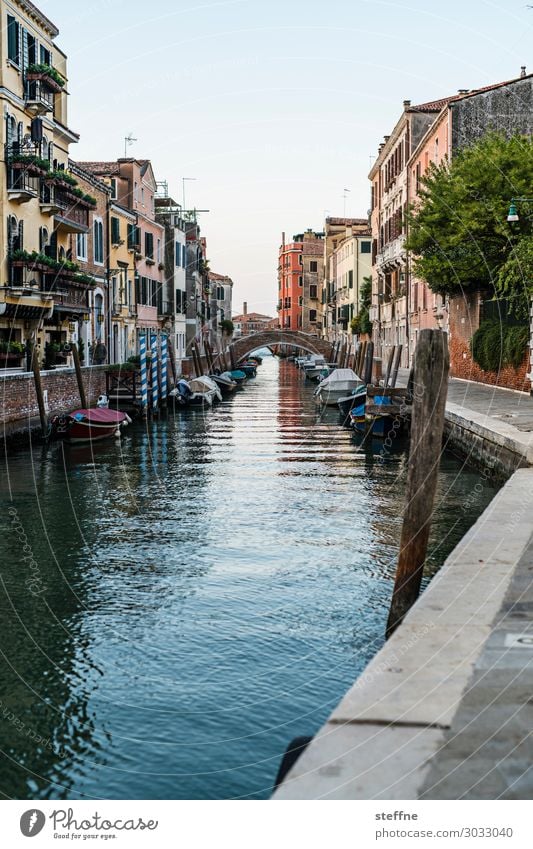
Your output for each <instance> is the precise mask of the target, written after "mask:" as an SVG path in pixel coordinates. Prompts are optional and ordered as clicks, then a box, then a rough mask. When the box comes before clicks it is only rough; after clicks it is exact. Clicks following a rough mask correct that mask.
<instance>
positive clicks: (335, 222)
mask: <svg viewBox="0 0 533 849" xmlns="http://www.w3.org/2000/svg"><path fill="white" fill-rule="evenodd" d="M326 224H333V225H340V224H344V226H345V227H350V226H351V225H352V224H368V218H326Z"/></svg>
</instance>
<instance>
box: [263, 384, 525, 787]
mask: <svg viewBox="0 0 533 849" xmlns="http://www.w3.org/2000/svg"><path fill="white" fill-rule="evenodd" d="M448 397H449V402H448V405H447V415H446V418H447V440H448V444H449V446H450V447H453V448H459V449H460V450H461V451H462V452H463V453H464V454H466V455H467V456H468V457H469V458H471V459H474V460H475V461H476V462H477V463H478V465H480V467H481V469H482V473H485V474H487V475H491V474H494V473H496V474H502V475H506V476H507V477H508V476H509V475H510V477H509V479H508V481H507V483H506V484H505V486H504V487H503V488H502V489H501V490H500V491H499V492H498V494H497V495H496V497H495V498H494V499H493V501H492V502H491V504H490V505H489V506H488V508H487V509H486V510H485V512H484V513H483V514H482V516H481V517H480V518H479V519H478V521H477V522H476V524H475V525H474V526H473V527H472V528H471V529H470V531H469V532H468V533H467V534H466V536H465V537H464V538H463V540H462V541H461V543H460V544H459V545H458V546H457V547H456V549H455V550H454V551H453V552H452V554H451V555H450V556H449V557H448V559H447V561H446V563H445V564H444V566H443V567H442V568H441V570H440V572H439V573H438V575H437V576H436V577H435V578H434V579H433V580H432V582H431V584H430V585H429V587H428V588H427V589H426V591H425V592H424V593H423V595H422V596H421V597H420V599H419V600H418V602H417V603H416V604H415V605H414V606H413V608H412V609H411V610H410V612H409V614H408V616H407V617H406V618H405V620H404V622H403V624H402V625H401V626H400V627H399V628H398V629H397V630H396V632H395V633H394V635H393V636H392V637H391V639H390V640H389V641H388V642H387V643H386V644H385V646H384V647H383V648H382V650H381V651H380V652H378V654H377V655H376V656H375V657H374V659H373V660H372V661H371V663H370V664H369V665H368V666H367V668H366V669H365V671H364V672H363V673H362V675H361V676H360V677H359V678H358V679H357V680H356V681H355V683H354V685H353V686H352V688H351V689H350V690H349V691H348V693H347V694H346V695H345V697H344V698H343V699H342V701H341V702H340V704H339V705H338V706H337V707H336V708H335V710H334V711H333V713H332V714H331V716H330V717H329V719H328V721H327V722H326V723H325V725H324V726H323V727H322V728H321V729H320V731H319V732H318V734H317V735H316V736H315V738H314V739H313V741H312V742H311V743H310V744H309V746H308V748H307V749H306V750H305V752H304V753H303V754H302V755H301V757H300V758H299V760H298V761H297V763H296V764H295V766H294V767H293V768H292V770H291V771H290V772H289V774H288V776H287V778H286V779H285V781H284V782H283V784H282V785H281V786H280V788H279V789H278V790H277V792H276V793H275V795H274V798H275V799H417V798H425V799H441V798H445V799H459V798H469V799H495V798H506V799H529V798H531V795H532V794H533V775H532V771H531V768H530V764H531V746H530V743H529V735H530V729H531V727H532V724H533V706H532V704H531V692H532V691H533V513H532V511H531V509H530V506H529V505H530V501H531V493H532V492H533V468H532V466H533V400H532V399H531V398H530V397H529V396H528V395H526V394H524V393H518V392H512V391H509V390H500V389H496V388H493V387H487V386H480V385H478V384H471V383H468V382H466V381H460V380H452V381H450V391H449V396H448Z"/></svg>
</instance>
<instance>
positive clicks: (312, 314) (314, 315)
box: [309, 310, 316, 322]
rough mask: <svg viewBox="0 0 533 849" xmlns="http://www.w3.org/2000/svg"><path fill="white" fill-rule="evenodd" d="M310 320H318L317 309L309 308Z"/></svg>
mask: <svg viewBox="0 0 533 849" xmlns="http://www.w3.org/2000/svg"><path fill="white" fill-rule="evenodd" d="M309 321H310V322H315V321H316V310H309Z"/></svg>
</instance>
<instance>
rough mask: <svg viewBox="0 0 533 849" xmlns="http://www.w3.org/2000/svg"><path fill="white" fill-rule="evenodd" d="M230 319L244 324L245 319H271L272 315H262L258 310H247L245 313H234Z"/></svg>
mask: <svg viewBox="0 0 533 849" xmlns="http://www.w3.org/2000/svg"><path fill="white" fill-rule="evenodd" d="M232 320H233V321H240V322H241V324H245V323H246V322H247V321H272V316H270V315H262V314H261V313H260V312H248V313H246V315H244V314H242V315H234V316H233V319H232Z"/></svg>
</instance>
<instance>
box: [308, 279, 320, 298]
mask: <svg viewBox="0 0 533 849" xmlns="http://www.w3.org/2000/svg"><path fill="white" fill-rule="evenodd" d="M309 297H310V298H313V299H314V298H318V286H317V285H316V283H311V285H310V286H309Z"/></svg>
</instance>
